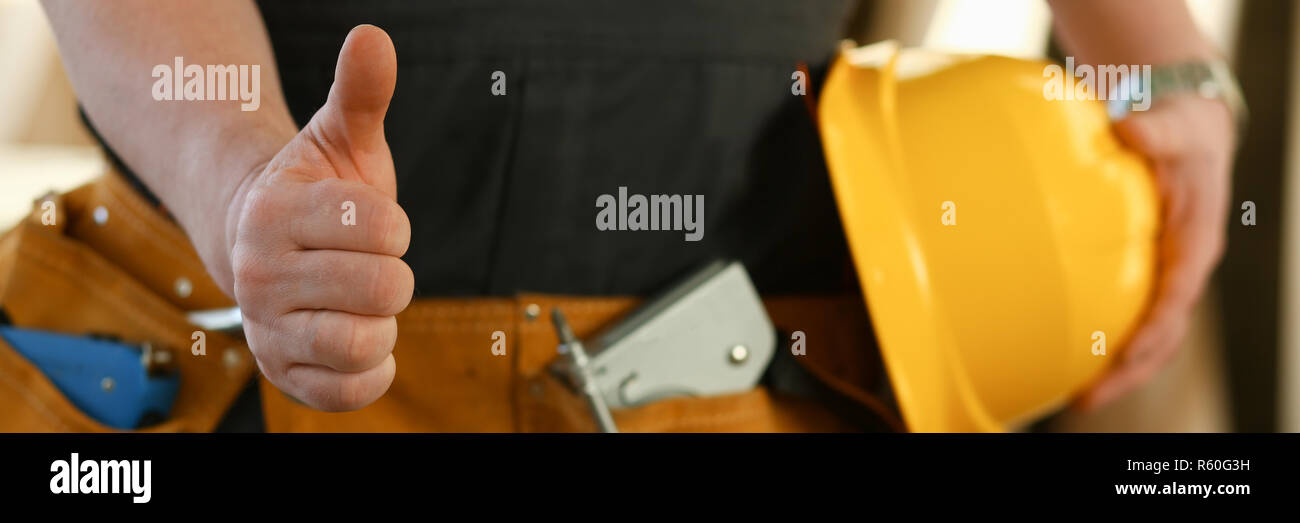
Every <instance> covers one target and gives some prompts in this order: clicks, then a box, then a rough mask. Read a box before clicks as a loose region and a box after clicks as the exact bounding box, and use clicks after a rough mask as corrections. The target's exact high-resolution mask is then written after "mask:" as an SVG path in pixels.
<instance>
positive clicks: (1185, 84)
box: [1106, 60, 1247, 136]
mask: <svg viewBox="0 0 1300 523" xmlns="http://www.w3.org/2000/svg"><path fill="white" fill-rule="evenodd" d="M1145 79H1146V75H1145V74H1137V75H1132V74H1130V75H1124V77H1123V78H1122V79H1121V80H1120V85H1119V89H1120V91H1119V92H1121V93H1122V92H1123V91H1125V90H1127V91H1128V95H1129V96H1127V97H1124V96H1111V97H1109V99H1108V100H1107V101H1106V110H1107V112H1108V113H1109V114H1110V117H1111V121H1119V120H1122V119H1124V117H1125V116H1128V113H1129V112H1132V111H1133V107H1134V101H1135V100H1137V97H1140V96H1142V95H1143V94H1146V93H1150V96H1151V101H1152V103H1155V102H1158V101H1160V99H1161V98H1164V97H1166V96H1169V95H1171V94H1174V93H1181V92H1192V93H1195V94H1197V95H1199V96H1201V97H1203V98H1208V99H1213V100H1222V101H1223V103H1224V104H1225V105H1227V106H1228V110H1229V111H1230V112H1231V113H1232V117H1233V119H1234V120H1235V121H1236V124H1237V134H1238V136H1240V135H1241V133H1243V132H1244V131H1245V130H1246V116H1247V111H1246V99H1245V98H1244V97H1242V95H1241V87H1240V86H1239V85H1238V84H1237V79H1236V77H1235V76H1233V74H1232V71H1231V70H1230V69H1229V68H1228V64H1226V63H1224V61H1223V60H1206V61H1191V62H1182V63H1176V64H1170V65H1157V66H1153V67H1151V75H1150V82H1151V85H1150V89H1149V90H1145V92H1144V89H1143V87H1144V86H1143V85H1142V82H1143V81H1144V80H1145ZM1126 98H1127V99H1126Z"/></svg>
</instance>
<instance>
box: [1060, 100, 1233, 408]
mask: <svg viewBox="0 0 1300 523" xmlns="http://www.w3.org/2000/svg"><path fill="white" fill-rule="evenodd" d="M1116 131H1117V132H1118V133H1119V135H1120V138H1121V139H1122V140H1123V141H1124V142H1125V143H1126V144H1128V145H1129V146H1130V147H1132V148H1133V149H1135V150H1136V151H1138V152H1139V153H1142V154H1143V155H1145V156H1146V157H1147V159H1148V160H1149V161H1150V162H1151V164H1152V166H1153V167H1154V170H1155V176H1156V184H1157V186H1158V187H1159V191H1160V196H1161V201H1162V202H1163V204H1164V208H1163V221H1162V223H1163V229H1162V231H1161V236H1160V250H1159V257H1160V271H1159V279H1158V283H1157V286H1156V289H1155V296H1154V301H1153V302H1152V304H1151V306H1150V308H1149V309H1148V311H1147V314H1146V317H1145V319H1144V321H1143V323H1142V325H1141V326H1140V327H1139V328H1138V330H1137V331H1136V332H1135V333H1134V334H1133V337H1132V338H1130V340H1129V342H1128V347H1127V348H1126V349H1124V351H1123V352H1122V353H1121V358H1122V359H1121V360H1120V361H1119V362H1118V363H1117V364H1116V365H1115V367H1114V368H1112V369H1110V371H1109V372H1108V374H1106V375H1105V376H1104V377H1103V378H1102V379H1101V380H1100V381H1098V382H1097V383H1096V384H1094V385H1093V386H1092V388H1091V389H1090V390H1088V391H1087V392H1086V393H1085V394H1084V395H1083V397H1082V398H1081V399H1080V404H1079V406H1080V407H1083V408H1084V409H1092V408H1095V407H1098V406H1101V405H1103V404H1106V403H1109V402H1110V401H1112V400H1114V399H1116V398H1118V397H1120V396H1122V395H1124V394H1125V393H1126V392H1128V391H1129V390H1131V389H1133V388H1135V387H1137V386H1138V385H1140V384H1142V383H1144V382H1146V381H1147V380H1148V379H1150V378H1151V377H1152V375H1154V374H1155V373H1156V371H1158V370H1159V369H1160V368H1161V367H1163V366H1164V365H1165V364H1166V363H1167V362H1168V361H1169V359H1170V358H1171V357H1172V356H1173V355H1174V354H1175V353H1176V352H1177V351H1178V347H1179V346H1180V344H1181V342H1182V339H1183V336H1184V335H1185V334H1186V332H1187V327H1188V323H1189V320H1190V317H1191V314H1192V309H1193V307H1194V306H1195V305H1196V302H1197V300H1198V299H1199V298H1200V296H1201V293H1202V291H1204V290H1205V286H1206V283H1207V282H1208V281H1209V278H1210V275H1211V274H1212V273H1213V272H1214V267H1215V266H1216V265H1218V263H1219V259H1220V258H1221V257H1222V256H1223V249H1224V245H1225V243H1226V241H1225V240H1226V238H1225V234H1226V231H1225V227H1226V220H1227V215H1228V210H1229V202H1228V198H1229V196H1230V194H1231V174H1232V173H1231V167H1232V152H1233V149H1234V148H1235V143H1234V142H1235V136H1234V131H1235V127H1234V122H1233V118H1232V115H1231V113H1230V111H1229V110H1228V108H1227V106H1226V105H1225V104H1224V103H1223V102H1220V101H1217V100H1210V99H1205V98H1200V97H1197V96H1194V95H1191V94H1183V95H1175V96H1171V97H1170V98H1167V99H1163V100H1161V101H1160V102H1158V103H1156V104H1154V105H1153V106H1152V107H1151V110H1149V111H1145V112H1135V113H1131V114H1130V115H1129V116H1128V117H1127V118H1125V119H1124V120H1122V121H1120V122H1119V123H1118V124H1116Z"/></svg>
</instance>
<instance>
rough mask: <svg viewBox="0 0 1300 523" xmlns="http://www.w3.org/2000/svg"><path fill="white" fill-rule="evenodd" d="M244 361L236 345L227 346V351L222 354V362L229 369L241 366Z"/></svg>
mask: <svg viewBox="0 0 1300 523" xmlns="http://www.w3.org/2000/svg"><path fill="white" fill-rule="evenodd" d="M242 361H243V358H242V357H240V355H239V349H236V348H234V347H227V348H226V351H225V352H223V353H222V354H221V362H222V363H224V364H225V365H226V368H227V369H232V370H233V369H235V368H237V367H239V364H240V363H241V362H242Z"/></svg>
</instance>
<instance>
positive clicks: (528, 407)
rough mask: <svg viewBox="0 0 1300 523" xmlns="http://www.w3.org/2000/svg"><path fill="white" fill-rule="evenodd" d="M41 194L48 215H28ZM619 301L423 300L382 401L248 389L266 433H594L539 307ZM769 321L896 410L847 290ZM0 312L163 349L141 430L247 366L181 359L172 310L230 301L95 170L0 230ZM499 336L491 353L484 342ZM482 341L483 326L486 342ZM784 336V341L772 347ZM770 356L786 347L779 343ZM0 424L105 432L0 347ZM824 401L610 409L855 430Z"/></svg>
mask: <svg viewBox="0 0 1300 523" xmlns="http://www.w3.org/2000/svg"><path fill="white" fill-rule="evenodd" d="M45 201H51V202H54V209H55V210H56V212H57V219H56V220H55V223H54V224H50V225H47V224H43V223H42V212H44V211H47V210H48V206H46V208H44V209H43V208H42V203H43V202H45ZM637 303H638V300H636V299H632V298H580V297H565V296H544V295H519V296H516V297H513V298H433V299H419V300H416V301H415V302H413V303H412V304H411V305H410V307H408V308H407V309H406V310H405V311H404V312H402V313H401V314H400V315H399V316H398V324H399V337H398V341H397V347H396V349H395V350H394V355H395V357H396V359H397V362H398V372H397V376H396V378H395V380H394V382H393V385H392V387H391V388H390V389H389V391H388V393H387V394H385V395H384V397H383V398H381V399H379V400H378V401H376V402H375V403H374V404H372V405H370V406H368V407H366V408H364V409H361V410H358V411H354V412H348V413H324V412H319V411H316V410H314V409H311V408H308V407H305V406H302V405H300V404H298V403H296V402H295V401H293V400H292V399H290V398H288V397H287V396H285V395H284V394H282V393H280V392H279V391H278V389H276V388H275V387H274V386H273V385H271V384H270V383H268V382H265V380H263V382H262V383H261V391H262V404H263V409H264V414H265V417H266V424H267V429H268V430H270V431H311V432H344V431H364V432H407V431H457V432H461V431H463V432H564V431H592V430H594V429H595V425H594V422H593V420H592V419H591V418H590V414H589V412H588V411H587V409H586V407H585V405H584V403H583V400H582V399H581V398H580V397H579V396H578V395H576V394H575V393H574V392H572V391H571V390H570V389H569V388H568V387H567V386H565V385H563V384H562V383H561V382H560V381H559V380H558V379H556V378H555V377H553V376H552V375H551V374H550V373H549V372H548V371H547V370H546V369H545V367H546V365H547V364H548V363H550V362H551V361H552V360H554V359H555V358H556V357H557V354H556V346H557V344H558V339H557V338H556V334H555V332H554V329H553V328H552V327H551V325H550V323H549V322H547V321H545V316H544V314H539V313H541V312H544V311H549V310H550V308H551V307H552V306H556V305H558V306H561V307H562V308H563V310H564V311H565V313H566V314H567V315H568V317H569V321H570V323H571V324H572V325H573V328H574V330H575V331H576V332H577V334H578V335H579V336H588V335H590V334H592V333H593V332H595V331H596V330H598V329H600V328H601V327H603V326H606V325H608V324H611V323H612V322H614V321H616V320H617V319H618V318H620V317H621V316H623V315H624V314H626V313H627V312H629V311H630V310H631V309H632V308H633V307H635V306H636V304H637ZM764 303H765V305H766V306H767V309H768V313H769V315H770V316H771V317H772V320H773V323H775V324H776V326H777V327H778V328H780V329H783V330H786V331H787V332H788V331H794V330H799V331H803V332H804V334H805V340H806V348H807V351H806V355H802V356H798V357H796V360H797V361H798V362H799V364H800V365H801V366H802V368H803V369H805V370H806V371H807V372H808V373H809V374H810V375H812V376H815V377H816V378H817V381H818V382H820V383H821V384H823V385H825V386H826V388H828V389H829V390H832V391H834V392H835V394H837V395H838V396H840V397H842V398H847V399H848V401H849V402H851V403H854V404H856V405H857V406H858V407H863V408H865V410H866V411H867V412H870V413H874V414H875V415H878V417H879V419H880V420H881V421H882V422H883V424H884V425H886V426H892V427H895V428H898V424H897V421H896V419H895V418H894V417H893V415H892V413H891V412H890V411H889V409H887V408H886V407H884V406H883V405H882V404H881V402H880V401H879V400H878V399H876V398H875V397H874V396H872V395H871V394H869V393H868V392H867V391H869V390H873V388H874V387H877V386H879V385H880V384H879V383H877V381H878V380H879V379H880V378H879V376H880V372H879V370H880V369H879V362H878V360H877V359H876V355H875V354H874V353H873V352H872V351H871V350H869V347H870V346H871V343H870V339H869V338H870V334H869V332H868V331H867V329H866V325H867V323H866V322H867V319H866V317H865V314H864V311H863V307H862V302H861V300H860V298H859V297H857V296H844V297H817V298H807V297H779V298H767V299H765V300H764ZM0 305H3V306H4V308H5V310H6V311H7V312H8V314H9V316H10V319H11V321H12V322H13V323H14V325H16V326H19V327H27V328H35V329H45V330H51V331H58V332H64V333H71V334H88V333H95V334H107V335H112V336H116V337H118V338H121V339H122V340H125V341H137V342H138V341H150V342H153V343H155V344H161V345H163V346H165V347H170V348H172V349H173V351H174V353H175V355H176V360H177V368H178V371H179V373H180V375H181V378H180V379H181V387H180V392H179V394H178V396H177V398H176V402H175V405H174V406H173V409H172V413H171V416H170V418H169V419H168V420H167V421H165V422H164V423H162V424H160V425H156V426H153V427H150V428H148V429H146V430H147V431H199V432H205V431H210V430H212V429H213V428H214V427H216V425H217V422H218V421H219V420H220V419H221V416H222V415H223V414H224V413H225V411H226V410H227V409H228V408H229V406H230V405H231V403H232V402H233V401H234V399H235V397H236V396H237V395H238V394H239V391H240V390H241V388H242V387H243V385H244V384H245V383H246V382H247V380H248V379H249V378H250V377H251V376H252V374H253V373H254V372H255V370H256V366H255V365H254V362H253V361H252V358H251V355H250V354H249V352H248V350H247V347H246V346H245V345H244V344H243V343H242V341H239V340H236V339H233V338H230V337H227V336H223V335H222V334H220V333H217V332H206V333H205V335H206V340H207V354H206V355H204V356H195V355H192V354H191V353H190V349H189V348H190V345H191V334H192V332H193V331H194V330H195V327H194V326H192V325H190V324H188V323H187V322H186V320H185V316H184V312H185V311H188V310H195V309H205V308H215V307H224V306H230V305H233V304H232V303H231V302H230V300H229V298H227V297H226V296H225V295H224V294H222V293H221V291H220V290H218V288H217V287H216V285H215V284H213V282H212V281H211V279H210V278H209V277H208V276H207V273H206V271H205V270H204V269H203V266H202V264H201V262H200V261H199V259H198V256H197V255H196V254H195V253H194V251H193V248H192V247H191V246H190V244H189V241H188V239H187V238H186V236H185V234H184V232H183V231H182V230H181V229H180V228H179V227H177V226H176V225H175V224H174V223H173V222H172V221H171V220H170V219H168V218H167V217H166V216H165V215H164V214H163V213H162V212H160V211H159V210H158V209H156V208H154V207H152V206H151V205H150V204H148V203H147V202H145V201H144V200H143V199H142V198H141V197H140V196H139V194H138V193H136V191H135V190H134V188H132V187H131V186H130V185H129V184H128V183H127V182H126V181H125V180H124V179H123V178H122V177H120V176H119V175H117V174H115V173H110V174H108V175H105V176H103V177H101V178H99V179H97V180H95V181H93V182H91V183H89V184H87V185H85V186H83V187H80V188H77V189H75V190H73V191H70V192H68V193H66V194H63V195H53V196H50V197H48V198H45V199H41V200H38V201H37V202H35V205H34V211H33V213H32V215H31V216H29V217H28V218H27V219H26V220H24V221H23V222H21V223H20V224H18V225H17V226H16V227H14V228H13V229H12V230H10V231H9V232H7V233H5V234H4V236H2V237H0ZM498 331H499V332H500V333H502V334H504V336H505V337H504V340H503V341H504V343H505V351H504V352H505V353H504V354H501V352H502V351H501V350H500V348H501V347H500V345H499V344H498V345H497V350H496V351H494V350H493V347H494V344H496V343H498V341H499V340H501V334H495V333H497V332H498ZM494 334H495V335H494ZM783 343H788V342H783ZM778 350H787V351H788V350H789V349H788V347H786V348H778ZM0 405H3V406H4V408H3V409H0V430H5V431H73V432H76V431H109V430H113V429H110V428H107V427H105V426H103V425H101V424H99V423H97V422H95V421H94V420H92V419H90V418H89V417H87V416H86V415H84V414H83V413H81V412H80V411H79V410H78V409H77V408H76V407H74V406H73V405H72V404H71V403H70V402H69V401H68V400H67V399H66V398H64V397H63V395H62V394H61V393H60V392H59V391H58V389H57V388H55V387H54V385H53V384H52V383H51V382H50V381H49V380H48V379H47V378H46V377H45V376H44V375H43V374H42V373H41V372H40V370H38V369H37V368H35V367H34V366H33V365H31V364H30V363H29V362H28V361H27V360H25V359H24V358H23V357H22V356H20V355H19V354H18V353H16V352H15V351H14V350H13V349H12V348H11V347H9V346H7V345H6V344H4V342H3V340H0ZM837 412H838V411H835V412H833V411H832V409H831V408H829V407H828V406H827V405H826V404H825V403H824V402H823V401H819V400H814V399H808V398H797V397H793V396H788V395H783V394H779V393H775V392H773V391H770V390H768V389H766V388H765V387H763V386H759V387H756V388H754V389H752V390H750V391H747V392H743V393H739V394H731V395H726V396H716V397H707V398H675V399H667V400H662V401H658V402H655V403H652V404H649V405H646V406H642V407H638V408H632V409H622V410H616V411H615V412H614V418H615V420H616V421H617V423H618V426H619V429H620V430H623V431H626V432H679V431H680V432H749V431H772V432H795V431H840V430H854V429H856V428H859V427H860V425H856V424H853V423H850V422H849V421H848V420H847V419H846V417H845V416H844V415H842V414H841V413H837Z"/></svg>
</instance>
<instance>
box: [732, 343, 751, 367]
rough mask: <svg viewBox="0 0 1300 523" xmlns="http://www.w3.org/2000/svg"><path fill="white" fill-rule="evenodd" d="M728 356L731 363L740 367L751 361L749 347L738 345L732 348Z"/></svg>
mask: <svg viewBox="0 0 1300 523" xmlns="http://www.w3.org/2000/svg"><path fill="white" fill-rule="evenodd" d="M727 356H728V357H730V359H731V363H734V364H736V365H740V364H741V363H744V362H745V360H747V359H749V347H746V346H744V345H736V346H734V347H732V348H731V351H730V352H729V353H728V354H727Z"/></svg>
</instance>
